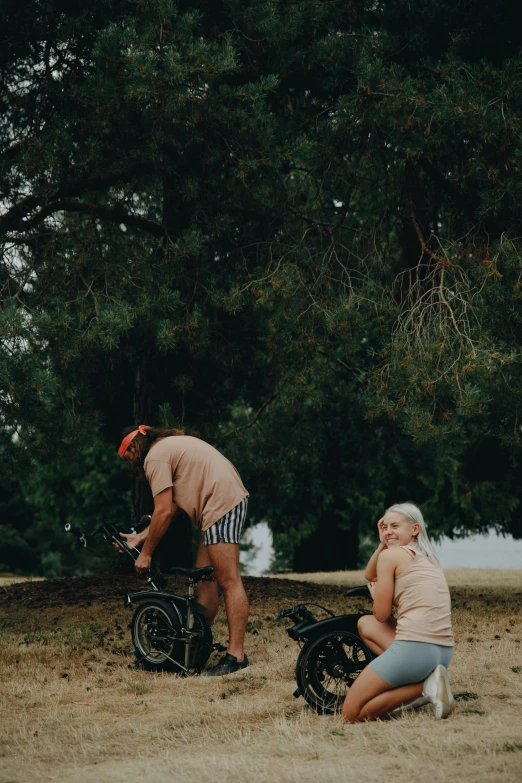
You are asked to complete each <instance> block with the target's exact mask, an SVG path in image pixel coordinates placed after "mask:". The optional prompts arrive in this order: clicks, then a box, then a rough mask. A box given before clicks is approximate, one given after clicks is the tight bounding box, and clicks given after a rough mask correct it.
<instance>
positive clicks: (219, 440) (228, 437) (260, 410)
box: [216, 389, 280, 443]
mask: <svg viewBox="0 0 522 783" xmlns="http://www.w3.org/2000/svg"><path fill="white" fill-rule="evenodd" d="M279 394H280V391H279V389H278V390H277V391H276V392H274V394H272V396H271V397H269V398H268V400H265V402H264V403H263V404H262V405H261V407H260V408H258V410H257V411H256V415H255V416H254V418H253V419H252V421H250V422H249V423H248V424H245V425H244V426H243V427H236V429H234V430H230V431H229V432H227V433H226V434H225V435H222V436H221V438H217V441H216V442H217V443H225V442H226V441H227V440H231V438H234V437H236V435H238V434H239V433H240V432H243V431H244V430H249V429H250V428H251V427H253V426H254V425H255V424H256V423H257V422H258V421H259V418H260V416H261V414H262V413H263V411H264V410H266V408H268V406H269V405H271V403H273V401H274V400H275V399H276V398H277V397H279Z"/></svg>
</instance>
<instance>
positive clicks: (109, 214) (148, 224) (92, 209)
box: [22, 199, 165, 237]
mask: <svg viewBox="0 0 522 783" xmlns="http://www.w3.org/2000/svg"><path fill="white" fill-rule="evenodd" d="M56 212H84V213H86V214H89V215H92V216H93V217H97V218H100V219H101V220H109V221H111V222H113V223H123V224H124V225H126V226H130V227H132V228H138V229H140V230H142V231H146V232H147V233H148V234H152V235H153V236H156V237H162V236H164V234H165V231H164V230H163V228H162V227H161V226H160V224H159V223H155V222H154V221H153V220H147V218H143V217H141V216H140V215H131V214H129V213H128V212H126V211H125V210H124V209H122V208H121V207H113V208H112V209H108V208H107V207H99V206H97V205H96V204H86V203H85V202H83V201H67V200H65V199H61V200H58V201H53V202H52V203H51V204H47V205H46V206H45V207H42V209H41V210H40V212H39V213H38V214H37V215H35V217H34V218H31V219H30V220H26V221H24V222H23V223H22V226H23V231H30V230H31V229H32V228H35V226H37V225H39V224H40V223H41V222H42V221H43V220H45V219H46V218H48V217H49V216H50V215H53V214H55V213H56Z"/></svg>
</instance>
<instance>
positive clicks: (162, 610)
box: [131, 598, 212, 674]
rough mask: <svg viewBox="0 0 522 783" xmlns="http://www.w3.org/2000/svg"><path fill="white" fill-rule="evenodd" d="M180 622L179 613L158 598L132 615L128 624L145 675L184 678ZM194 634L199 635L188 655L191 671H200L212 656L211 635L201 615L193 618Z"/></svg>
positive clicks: (144, 604) (140, 607)
mask: <svg viewBox="0 0 522 783" xmlns="http://www.w3.org/2000/svg"><path fill="white" fill-rule="evenodd" d="M181 627H182V620H181V616H180V614H179V612H178V610H177V609H176V608H175V607H173V606H172V604H169V603H168V601H162V600H161V599H158V598H152V599H150V600H147V601H144V602H143V603H142V604H140V605H139V606H138V608H137V609H136V611H135V612H134V616H133V618H132V623H131V633H132V641H133V644H134V648H135V651H136V652H135V655H136V663H137V664H138V665H139V666H141V667H142V668H144V669H147V670H148V671H172V672H176V673H178V674H184V671H183V669H181V668H180V667H179V666H177V665H176V664H177V663H180V664H181V666H185V643H184V641H183V640H182V638H181ZM193 631H196V632H198V638H197V639H194V641H193V647H192V651H191V662H190V667H189V668H190V669H192V670H196V671H197V670H199V669H202V668H203V666H204V665H205V664H206V662H207V661H208V659H209V656H210V653H211V652H212V631H211V630H210V626H209V624H208V622H207V620H206V619H205V617H203V615H199V614H197V615H194V626H193Z"/></svg>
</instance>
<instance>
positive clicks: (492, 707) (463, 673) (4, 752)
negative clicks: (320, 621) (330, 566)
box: [0, 572, 522, 783]
mask: <svg viewBox="0 0 522 783" xmlns="http://www.w3.org/2000/svg"><path fill="white" fill-rule="evenodd" d="M503 573H504V574H507V573H508V572H503ZM469 576H470V574H467V573H465V574H464V577H463V578H462V580H461V576H460V575H459V573H455V576H454V578H453V576H450V581H453V582H454V583H455V584H457V586H456V587H455V588H454V589H453V591H452V595H453V602H454V607H455V608H454V622H455V631H456V636H457V648H456V653H455V657H454V661H453V663H452V666H451V671H450V675H451V680H452V686H453V690H454V692H456V693H459V692H468V693H472V694H475V695H476V698H471V699H470V700H468V701H459V702H458V706H457V710H456V712H455V713H454V714H453V715H452V716H451V717H450V718H449V719H448V720H446V721H438V722H437V721H434V720H433V718H432V717H431V716H430V715H429V714H416V715H411V716H407V717H405V718H402V719H401V720H398V721H389V722H384V721H383V722H376V723H368V724H364V725H358V726H345V725H343V723H342V721H341V719H340V718H339V717H320V716H318V715H316V714H315V713H311V712H308V711H307V710H305V709H304V705H303V702H302V700H301V699H299V700H295V699H293V697H292V691H293V690H294V687H295V684H294V679H293V668H294V665H295V660H296V657H297V652H298V647H297V645H296V644H295V643H293V642H292V641H291V640H290V639H288V637H287V635H286V633H285V627H286V625H287V624H286V623H285V622H276V621H275V620H274V619H273V616H274V614H275V612H276V611H277V610H278V609H279V608H281V607H282V606H288V605H291V604H292V603H295V602H298V601H302V600H316V601H317V600H318V601H319V602H320V603H324V604H325V605H327V606H329V607H330V608H332V609H334V610H335V611H339V612H346V611H351V610H352V609H355V608H356V607H358V606H359V605H361V599H350V600H347V599H345V598H344V597H343V591H342V589H339V588H338V587H336V586H335V585H331V584H330V585H328V584H327V585H314V584H303V583H302V582H299V581H291V580H282V581H279V580H274V579H247V580H246V586H247V590H248V592H249V594H250V596H251V602H252V614H251V620H250V625H249V631H248V633H247V650H248V654H249V657H250V660H251V666H250V667H249V669H247V670H245V671H244V672H239V673H238V674H236V675H232V676H230V677H226V678H223V679H217V680H205V679H203V678H198V677H192V678H188V679H180V678H177V677H175V676H172V675H168V674H156V675H154V674H150V673H147V672H142V671H135V670H133V669H129V668H128V664H129V662H130V660H131V659H130V657H129V656H128V655H127V652H128V650H129V647H130V639H129V635H128V629H127V624H128V622H129V619H130V615H129V613H128V612H127V610H125V609H124V608H123V606H122V602H121V600H120V596H121V595H122V594H123V593H124V592H125V589H126V588H127V587H128V586H129V585H130V583H131V582H132V578H128V577H125V578H124V577H116V578H115V577H111V578H108V579H107V580H105V581H103V580H101V581H95V580H94V579H91V580H90V581H89V580H78V581H77V582H76V585H80V587H81V589H80V590H79V592H78V593H77V594H73V592H72V588H71V583H70V582H66V581H64V580H57V581H56V582H41V583H34V584H26V585H14V586H11V587H9V588H6V589H2V588H0V641H1V643H2V659H1V664H0V709H1V714H2V720H1V724H0V755H1V756H2V759H1V764H0V781H1V782H2V783H25V782H26V781H27V782H28V783H29V781H31V783H32V781H34V780H53V781H58V782H63V783H66V782H67V783H88V782H90V781H92V782H93V783H95V782H96V783H109V782H110V783H112V782H113V781H114V783H116V782H118V783H119V782H120V781H126V782H127V781H128V782H129V783H132V782H133V781H138V780H139V781H142V782H143V783H152V781H154V782H155V781H157V780H166V781H184V782H185V783H196V781H197V783H214V781H217V782H218V783H219V782H220V781H227V783H229V782H230V783H240V781H241V783H244V781H247V780H248V781H251V782H252V783H265V782H266V783H272V782H273V781H276V782H277V783H279V782H281V783H308V782H310V783H312V781H313V782H314V783H323V781H324V783H327V782H328V783H329V782H330V781H332V782H333V781H336V783H337V781H354V782H355V781H357V782H358V783H359V782H361V783H366V782H367V781H382V780H386V781H391V783H393V782H394V781H401V783H402V781H405V780H407V781H424V780H426V779H427V780H429V781H430V783H439V782H440V783H442V781H464V780H466V779H467V778H469V779H470V780H473V781H474V783H475V781H484V782H485V781H506V782H511V781H513V783H514V781H519V780H520V779H521V768H522V737H521V733H520V724H521V718H522V651H521V638H522V618H521V614H520V601H521V597H522V572H518V582H517V579H515V581H514V583H510V582H509V578H510V577H506V579H507V583H505V582H502V579H500V582H499V581H498V576H499V573H498V572H487V573H486V574H483V577H482V581H480V577H478V576H477V575H476V574H475V575H474V577H473V580H470V579H469ZM302 578H303V576H302V575H301V579H302ZM496 579H497V581H496ZM346 580H347V581H345V582H344V583H345V584H356V583H360V574H359V573H355V574H354V573H353V572H352V574H351V575H350V577H349V578H348V577H346ZM225 633H226V625H225V623H224V618H223V617H222V616H220V618H219V619H218V622H217V627H216V634H215V635H216V636H217V637H218V638H221V639H224V638H225Z"/></svg>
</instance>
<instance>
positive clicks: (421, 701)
mask: <svg viewBox="0 0 522 783" xmlns="http://www.w3.org/2000/svg"><path fill="white" fill-rule="evenodd" d="M426 704H431V699H430V698H429V696H419V698H418V699H415V700H414V701H410V703H409V704H401V706H400V707H395V709H394V710H392V711H391V712H389V713H388V715H389V716H390V717H391V718H402V716H403V715H404V714H405V713H406V712H416V711H417V710H420V709H421V707H424V706H425V705H426Z"/></svg>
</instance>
